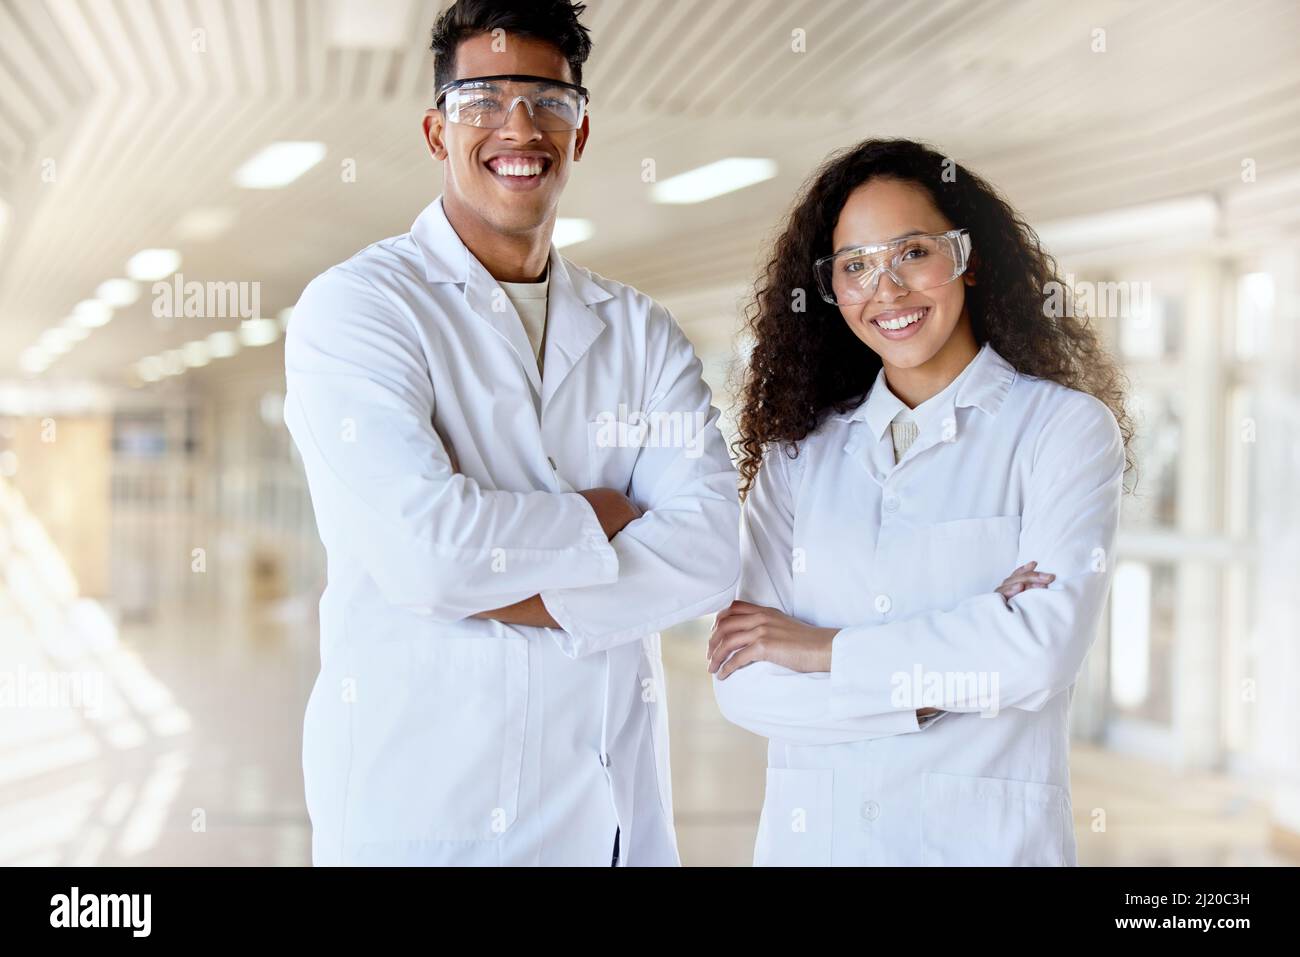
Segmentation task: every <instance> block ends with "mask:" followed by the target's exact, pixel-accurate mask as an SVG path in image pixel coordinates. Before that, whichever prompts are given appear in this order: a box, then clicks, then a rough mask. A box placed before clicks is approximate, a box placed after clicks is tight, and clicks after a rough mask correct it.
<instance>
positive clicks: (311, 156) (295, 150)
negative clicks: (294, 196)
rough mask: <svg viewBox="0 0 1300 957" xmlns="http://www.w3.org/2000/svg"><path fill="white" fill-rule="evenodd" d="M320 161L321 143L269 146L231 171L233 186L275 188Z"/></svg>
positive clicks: (292, 179) (285, 184) (283, 143)
mask: <svg viewBox="0 0 1300 957" xmlns="http://www.w3.org/2000/svg"><path fill="white" fill-rule="evenodd" d="M324 158H325V144H324V143H314V142H289V141H285V142H281V143H272V144H271V145H270V146H268V147H266V148H265V149H263V150H262V151H261V152H259V153H257V154H256V155H254V156H253V157H252V159H250V160H248V162H246V163H245V164H244V165H243V166H241V167H239V169H237V170H235V185H236V186H242V187H244V188H245V189H279V188H280V187H282V186H288V185H289V184H290V183H292V182H293V181H294V180H296V179H297V178H298V177H299V176H301V175H302V174H303V173H305V172H307V170H309V169H311V168H312V167H313V166H315V165H316V164H317V163H319V162H320V161H321V160H322V159H324Z"/></svg>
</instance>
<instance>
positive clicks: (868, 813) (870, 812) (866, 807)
mask: <svg viewBox="0 0 1300 957" xmlns="http://www.w3.org/2000/svg"><path fill="white" fill-rule="evenodd" d="M862 816H863V817H864V818H866V819H867V820H868V821H874V820H875V819H876V818H878V817H880V805H879V804H877V803H876V802H875V801H867V802H866V803H864V804H863V805H862Z"/></svg>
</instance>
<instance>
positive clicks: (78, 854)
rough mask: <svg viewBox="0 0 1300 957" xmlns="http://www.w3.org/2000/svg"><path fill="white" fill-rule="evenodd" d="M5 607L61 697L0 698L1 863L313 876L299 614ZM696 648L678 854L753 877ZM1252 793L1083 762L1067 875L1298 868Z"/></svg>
mask: <svg viewBox="0 0 1300 957" xmlns="http://www.w3.org/2000/svg"><path fill="white" fill-rule="evenodd" d="M13 598H14V596H12V595H8V594H6V593H4V592H3V591H0V673H6V672H7V673H8V674H9V675H11V676H15V677H21V676H23V675H25V674H30V673H31V672H34V671H37V670H39V671H41V672H42V673H44V674H49V673H50V672H51V670H53V671H55V672H57V673H58V674H60V675H62V676H64V677H65V678H66V682H65V685H64V690H63V691H62V692H61V693H63V694H64V695H65V698H64V700H62V701H61V702H39V701H35V700H32V698H31V696H30V694H29V698H28V700H26V701H25V702H24V705H25V706H23V707H13V706H12V705H13V704H14V703H15V702H14V701H13V700H12V699H4V698H2V697H0V702H3V703H4V704H9V705H11V706H9V707H0V865H13V864H199V865H203V864H256V865H300V864H305V863H307V862H308V861H309V856H310V839H309V827H308V822H307V817H306V811H305V808H304V805H303V800H302V782H301V775H300V770H299V761H298V748H299V743H300V728H301V719H302V709H303V705H304V703H305V701H306V698H307V694H308V692H309V690H310V687H311V682H312V679H313V677H314V668H315V662H316V648H315V640H314V636H313V628H314V624H313V621H312V609H311V608H310V605H309V604H301V603H300V604H297V605H286V606H281V607H279V608H276V609H274V610H271V611H267V612H264V613H262V614H261V615H259V616H258V617H257V618H256V620H254V621H252V622H250V621H248V620H247V619H245V618H242V617H240V618H235V617H233V616H226V615H222V614H220V613H216V612H214V613H212V614H209V615H204V616H194V615H192V614H191V615H184V614H176V615H173V616H170V617H169V618H167V619H165V620H158V621H154V622H151V623H140V624H134V625H131V624H127V625H121V626H117V627H116V628H115V627H114V626H113V625H112V624H111V623H110V622H108V621H107V620H106V619H104V618H103V617H102V616H98V617H97V616H96V615H95V614H93V613H91V612H90V611H87V612H86V613H85V614H83V615H82V616H81V617H80V619H79V621H80V625H79V628H78V629H77V631H76V633H75V635H74V636H73V637H69V634H68V632H67V631H66V629H65V630H63V631H59V632H55V631H53V630H51V632H50V633H49V634H46V635H40V634H32V633H31V629H30V626H25V625H24V626H22V627H20V621H23V620H24V619H23V618H22V617H21V616H19V615H18V613H17V606H16V603H15V601H14V600H13ZM704 642H705V631H704V628H703V626H702V625H694V626H686V627H684V628H681V629H677V630H675V632H674V633H671V634H668V635H665V639H664V649H665V659H666V665H667V672H668V680H669V703H670V704H669V707H670V713H671V715H672V724H671V739H672V757H673V787H674V803H675V807H676V819H677V833H678V840H679V846H680V850H681V855H682V860H683V863H684V864H687V865H696V866H726V865H747V864H748V863H749V861H750V856H751V851H752V847H753V839H754V831H755V826H756V823H757V819H758V811H759V807H760V804H761V801H762V787H763V777H764V774H763V768H764V742H763V741H762V740H761V739H759V738H757V737H755V736H753V735H751V734H749V733H748V732H746V731H742V730H740V729H739V728H736V727H734V726H731V725H729V724H727V723H726V722H724V721H723V720H722V719H721V718H720V717H719V716H718V713H717V710H716V708H715V706H714V703H713V696H712V691H711V688H710V684H709V679H708V675H707V673H706V671H705V669H704V653H703V649H704ZM0 676H2V675H0ZM95 676H102V677H101V678H96V677H95ZM79 677H80V678H81V679H83V680H82V683H81V684H80V685H78V684H77V681H78V679H79ZM9 688H10V693H11V694H12V693H13V689H16V688H17V684H16V683H15V682H14V680H12V679H11V681H10V685H9ZM77 691H80V698H75V694H74V693H75V692H77ZM54 704H59V705H60V706H53V705H54ZM1247 787H1248V786H1247V784H1246V783H1245V782H1243V781H1240V780H1229V779H1225V778H1223V777H1221V776H1216V775H1209V774H1203V775H1180V774H1176V773H1174V772H1172V771H1170V770H1168V769H1166V768H1163V767H1160V766H1157V765H1152V764H1149V763H1145V762H1141V761H1137V760H1134V759H1131V758H1125V757H1122V756H1119V755H1116V754H1113V753H1108V752H1105V751H1102V750H1099V749H1096V748H1092V747H1086V746H1076V748H1075V751H1074V805H1075V814H1076V830H1077V833H1078V839H1079V851H1080V861H1081V863H1083V864H1086V865H1111V864H1137V865H1144V864H1176V865H1186V864H1207V865H1217V864H1295V863H1298V862H1297V861H1295V860H1288V859H1286V858H1284V857H1282V856H1281V855H1279V854H1277V853H1275V852H1273V851H1271V850H1269V848H1268V845H1267V819H1266V816H1265V814H1264V812H1263V810H1262V808H1261V807H1260V805H1259V804H1258V803H1256V802H1255V801H1252V800H1251V799H1250V794H1249V793H1248V790H1247ZM1096 807H1105V808H1106V809H1107V813H1108V818H1107V822H1106V830H1105V832H1104V833H1096V832H1094V831H1093V829H1092V827H1091V809H1092V808H1096Z"/></svg>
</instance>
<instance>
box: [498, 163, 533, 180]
mask: <svg viewBox="0 0 1300 957" xmlns="http://www.w3.org/2000/svg"><path fill="white" fill-rule="evenodd" d="M494 172H496V174H497V175H498V176H537V175H539V174H540V173H541V172H542V164H541V163H540V162H537V161H533V162H511V161H509V160H502V161H501V162H499V163H497V164H496V165H495V167H494Z"/></svg>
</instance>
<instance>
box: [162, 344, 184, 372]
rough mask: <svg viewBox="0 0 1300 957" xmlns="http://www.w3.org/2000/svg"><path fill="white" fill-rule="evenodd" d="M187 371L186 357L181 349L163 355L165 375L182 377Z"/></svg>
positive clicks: (168, 351)
mask: <svg viewBox="0 0 1300 957" xmlns="http://www.w3.org/2000/svg"><path fill="white" fill-rule="evenodd" d="M184 371H185V356H184V354H183V353H182V352H181V350H179V349H168V350H167V351H166V352H164V353H163V354H162V372H163V375H180V374H181V373H182V372H184Z"/></svg>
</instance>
